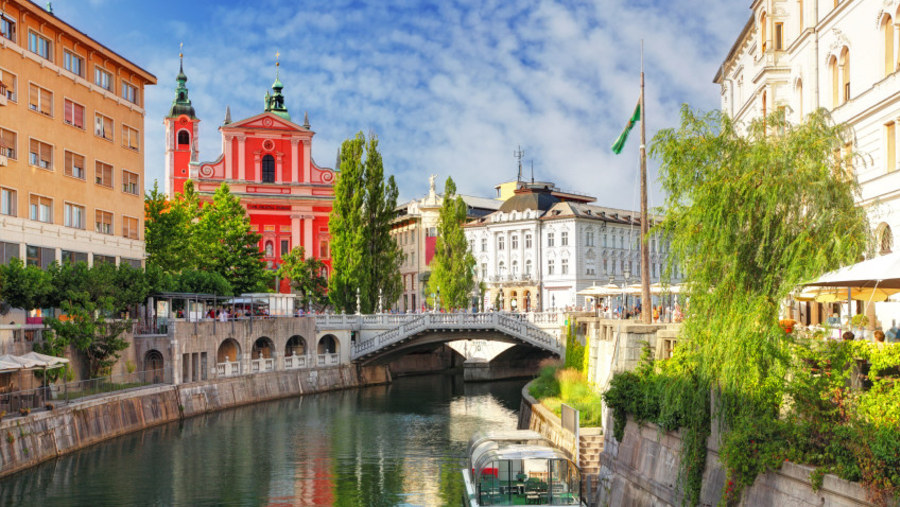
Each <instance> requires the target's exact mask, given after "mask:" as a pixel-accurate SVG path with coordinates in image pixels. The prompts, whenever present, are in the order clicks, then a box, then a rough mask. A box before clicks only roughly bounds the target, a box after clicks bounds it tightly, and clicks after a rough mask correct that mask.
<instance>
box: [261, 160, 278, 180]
mask: <svg viewBox="0 0 900 507" xmlns="http://www.w3.org/2000/svg"><path fill="white" fill-rule="evenodd" d="M262 182H263V183H275V157H273V156H272V155H266V156H265V157H263V159H262Z"/></svg>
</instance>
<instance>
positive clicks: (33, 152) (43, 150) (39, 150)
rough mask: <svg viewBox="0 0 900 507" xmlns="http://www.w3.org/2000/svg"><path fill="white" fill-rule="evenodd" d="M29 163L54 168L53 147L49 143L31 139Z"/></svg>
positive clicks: (44, 167)
mask: <svg viewBox="0 0 900 507" xmlns="http://www.w3.org/2000/svg"><path fill="white" fill-rule="evenodd" d="M29 144H30V146H29V150H30V151H29V154H28V163H30V164H31V165H33V166H35V167H40V168H41V169H47V170H48V171H52V170H53V147H52V146H50V145H49V144H47V143H45V142H43V141H38V140H37V139H31V142H30V143H29Z"/></svg>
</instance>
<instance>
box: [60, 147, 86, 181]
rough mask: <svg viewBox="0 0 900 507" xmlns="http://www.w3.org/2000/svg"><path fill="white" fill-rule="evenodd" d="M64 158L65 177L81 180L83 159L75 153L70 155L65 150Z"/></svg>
mask: <svg viewBox="0 0 900 507" xmlns="http://www.w3.org/2000/svg"><path fill="white" fill-rule="evenodd" d="M65 158H66V168H65V175H66V176H71V177H73V178H78V179H81V180H83V179H84V157H83V156H81V155H79V154H77V153H72V152H71V151H69V150H66V151H65Z"/></svg>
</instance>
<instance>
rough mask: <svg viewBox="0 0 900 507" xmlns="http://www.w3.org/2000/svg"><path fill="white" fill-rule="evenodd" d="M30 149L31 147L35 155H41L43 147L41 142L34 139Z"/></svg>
mask: <svg viewBox="0 0 900 507" xmlns="http://www.w3.org/2000/svg"><path fill="white" fill-rule="evenodd" d="M30 147H31V153H34V154H35V155H40V154H41V145H40V143H39V142H37V141H35V140H34V139H32V140H31V143H30Z"/></svg>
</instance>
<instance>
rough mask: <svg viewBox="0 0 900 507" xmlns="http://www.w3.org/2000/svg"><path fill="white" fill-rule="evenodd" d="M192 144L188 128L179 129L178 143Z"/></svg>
mask: <svg viewBox="0 0 900 507" xmlns="http://www.w3.org/2000/svg"><path fill="white" fill-rule="evenodd" d="M187 144H191V135H190V134H188V131H187V130H179V131H178V145H179V146H180V145H187Z"/></svg>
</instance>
